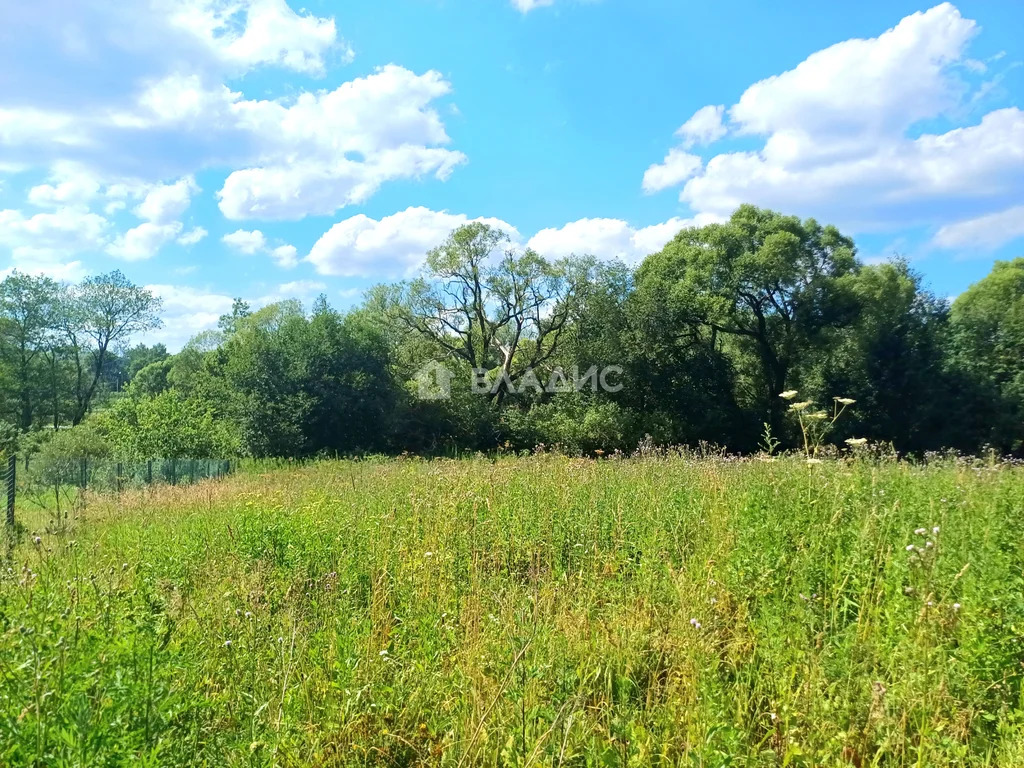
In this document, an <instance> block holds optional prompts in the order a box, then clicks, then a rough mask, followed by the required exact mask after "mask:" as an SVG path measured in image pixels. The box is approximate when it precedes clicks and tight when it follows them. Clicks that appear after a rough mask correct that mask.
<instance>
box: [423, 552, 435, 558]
mask: <svg viewBox="0 0 1024 768" xmlns="http://www.w3.org/2000/svg"><path fill="white" fill-rule="evenodd" d="M423 556H424V557H433V556H434V553H433V552H424V553H423Z"/></svg>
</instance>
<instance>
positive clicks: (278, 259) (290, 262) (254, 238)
mask: <svg viewBox="0 0 1024 768" xmlns="http://www.w3.org/2000/svg"><path fill="white" fill-rule="evenodd" d="M221 242H223V243H224V244H225V245H227V246H229V247H230V248H233V249H234V250H236V251H238V252H239V253H243V254H245V255H246V256H252V255H254V254H257V253H262V254H266V255H268V256H270V258H272V259H273V260H274V263H276V264H277V266H279V267H282V268H285V269H290V268H291V267H294V266H296V265H297V264H298V263H299V252H298V249H297V248H296V247H295V246H294V245H288V244H284V245H278V246H273V245H271V243H270V241H269V240H268V239H267V237H266V235H264V234H263V233H262V232H261V231H260V230H258V229H254V230H251V231H250V230H245V229H238V230H235V231H234V232H231V233H229V234H227V235H224V237H222V238H221Z"/></svg>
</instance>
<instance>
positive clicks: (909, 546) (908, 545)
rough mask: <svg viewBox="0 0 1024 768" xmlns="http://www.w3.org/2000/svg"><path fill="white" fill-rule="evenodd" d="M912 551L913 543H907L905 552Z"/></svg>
mask: <svg viewBox="0 0 1024 768" xmlns="http://www.w3.org/2000/svg"><path fill="white" fill-rule="evenodd" d="M913 551H914V545H913V544H907V552H913Z"/></svg>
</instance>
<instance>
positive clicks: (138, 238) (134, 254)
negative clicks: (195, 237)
mask: <svg viewBox="0 0 1024 768" xmlns="http://www.w3.org/2000/svg"><path fill="white" fill-rule="evenodd" d="M181 229H182V225H181V222H180V221H172V222H170V223H167V224H154V223H153V222H151V221H144V222H143V223H142V224H139V225H138V226H137V227H132V228H131V229H129V230H128V231H127V232H125V233H124V234H123V235H118V237H117V238H116V239H115V240H114V242H112V243H111V244H110V245H109V246H107V253H109V254H110V255H111V256H115V257H117V258H119V259H124V260H125V261H141V260H143V259H149V258H152V257H153V256H155V255H156V254H157V253H158V252H159V251H160V249H161V248H163V247H164V246H165V245H167V244H168V243H169V242H171V241H172V240H174V239H175V238H177V237H178V235H179V234H180V233H181Z"/></svg>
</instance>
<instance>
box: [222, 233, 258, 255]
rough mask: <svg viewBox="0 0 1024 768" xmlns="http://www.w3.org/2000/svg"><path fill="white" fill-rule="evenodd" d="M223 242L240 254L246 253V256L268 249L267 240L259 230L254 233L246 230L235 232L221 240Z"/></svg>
mask: <svg viewBox="0 0 1024 768" xmlns="http://www.w3.org/2000/svg"><path fill="white" fill-rule="evenodd" d="M221 242H223V243H224V244H225V245H228V246H230V247H231V248H234V249H235V250H236V251H238V252H239V253H244V254H245V255H246V256H252V255H253V254H255V253H259V252H260V251H262V250H264V249H265V248H266V247H267V238H266V237H265V236H264V235H263V233H262V232H260V231H259V230H258V229H254V230H252V231H248V230H245V229H238V230H235V231H234V232H231V233H230V234H227V235H224V237H222V238H221Z"/></svg>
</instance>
